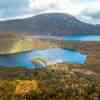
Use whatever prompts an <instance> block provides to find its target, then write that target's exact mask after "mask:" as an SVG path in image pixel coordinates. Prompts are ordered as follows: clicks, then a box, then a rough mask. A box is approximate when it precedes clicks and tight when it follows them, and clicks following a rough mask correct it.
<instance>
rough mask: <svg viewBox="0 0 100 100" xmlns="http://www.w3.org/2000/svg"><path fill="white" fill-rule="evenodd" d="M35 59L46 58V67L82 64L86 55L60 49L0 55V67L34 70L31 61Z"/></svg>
mask: <svg viewBox="0 0 100 100" xmlns="http://www.w3.org/2000/svg"><path fill="white" fill-rule="evenodd" d="M36 57H37V58H38V57H41V58H46V59H45V62H46V64H47V65H52V64H57V63H69V64H84V63H85V61H86V58H87V55H86V54H82V53H80V52H77V51H73V50H72V51H71V50H69V49H61V48H51V49H45V50H32V51H29V52H22V53H17V54H11V55H0V66H4V67H16V66H18V67H26V68H35V67H36V64H34V63H32V60H33V59H35V58H36Z"/></svg>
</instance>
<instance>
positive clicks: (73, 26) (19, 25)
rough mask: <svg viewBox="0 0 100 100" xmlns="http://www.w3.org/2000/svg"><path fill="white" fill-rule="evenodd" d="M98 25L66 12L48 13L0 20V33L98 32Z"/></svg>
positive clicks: (64, 33)
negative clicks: (80, 19)
mask: <svg viewBox="0 0 100 100" xmlns="http://www.w3.org/2000/svg"><path fill="white" fill-rule="evenodd" d="M99 32H100V25H91V24H86V23H83V22H80V21H79V20H77V19H76V18H75V17H73V16H71V15H68V14H61V13H49V14H41V15H37V16H35V17H31V18H27V19H18V20H11V21H4V22H0V35H7V33H16V34H23V33H26V34H28V35H37V34H38V35H47V34H48V33H49V35H55V36H63V35H68V34H75V33H80V34H99Z"/></svg>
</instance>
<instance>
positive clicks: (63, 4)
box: [0, 0, 100, 24]
mask: <svg viewBox="0 0 100 100" xmlns="http://www.w3.org/2000/svg"><path fill="white" fill-rule="evenodd" d="M57 12H59V13H68V14H71V15H73V16H75V17H76V18H77V19H79V20H81V21H84V22H86V23H90V24H100V20H99V19H100V13H99V12H100V0H1V1H0V21H4V20H11V19H18V18H27V17H32V16H35V15H38V14H42V13H57Z"/></svg>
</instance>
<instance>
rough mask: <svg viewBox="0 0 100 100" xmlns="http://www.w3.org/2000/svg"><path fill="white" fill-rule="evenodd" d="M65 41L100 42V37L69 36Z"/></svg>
mask: <svg viewBox="0 0 100 100" xmlns="http://www.w3.org/2000/svg"><path fill="white" fill-rule="evenodd" d="M64 40H65V41H68V40H69V41H97V42H100V35H69V36H65V37H64Z"/></svg>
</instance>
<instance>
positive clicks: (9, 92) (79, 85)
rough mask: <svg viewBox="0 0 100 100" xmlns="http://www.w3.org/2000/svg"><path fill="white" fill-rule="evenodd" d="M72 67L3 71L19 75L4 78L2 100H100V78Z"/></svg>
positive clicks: (0, 94) (0, 80) (0, 91)
mask: <svg viewBox="0 0 100 100" xmlns="http://www.w3.org/2000/svg"><path fill="white" fill-rule="evenodd" d="M68 66H70V65H67V64H61V65H55V66H49V67H48V68H43V69H35V70H27V69H23V68H22V69H21V68H20V69H18V68H15V70H14V68H13V69H12V71H11V70H9V69H8V70H7V69H6V70H4V69H2V70H3V71H5V73H6V71H7V72H10V73H11V72H13V73H12V74H14V73H16V72H17V73H16V77H15V76H13V75H12V77H8V78H7V77H6V79H4V78H3V79H2V78H1V79H0V100H100V78H99V77H98V76H95V75H86V74H84V73H80V74H79V73H77V72H74V71H72V68H71V67H68ZM2 70H1V71H2ZM25 73H27V74H25ZM22 74H23V75H22ZM22 76H23V77H22ZM0 77H1V76H0Z"/></svg>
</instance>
